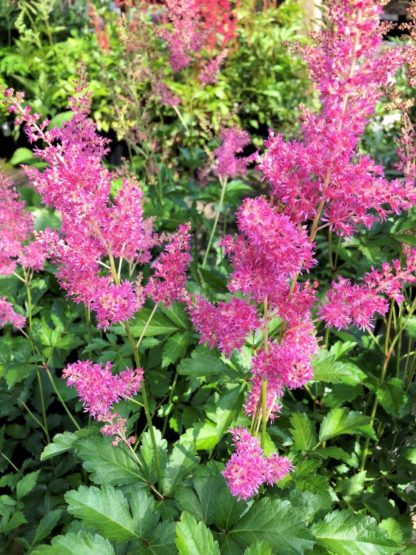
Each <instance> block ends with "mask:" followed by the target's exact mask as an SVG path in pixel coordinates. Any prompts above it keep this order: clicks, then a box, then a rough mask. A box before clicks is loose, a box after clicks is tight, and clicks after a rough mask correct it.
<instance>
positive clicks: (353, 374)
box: [312, 350, 365, 385]
mask: <svg viewBox="0 0 416 555" xmlns="http://www.w3.org/2000/svg"><path fill="white" fill-rule="evenodd" d="M312 364H313V369H314V380H315V381H321V382H326V383H345V384H347V385H358V384H359V383H361V382H362V381H364V379H365V374H364V372H363V371H362V370H360V368H358V366H356V365H355V364H353V363H352V362H339V361H336V360H335V355H334V354H333V353H329V352H328V351H324V350H321V351H320V352H319V353H318V355H317V356H316V358H315V359H314V361H313V363H312Z"/></svg>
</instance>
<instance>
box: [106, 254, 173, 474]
mask: <svg viewBox="0 0 416 555" xmlns="http://www.w3.org/2000/svg"><path fill="white" fill-rule="evenodd" d="M107 250H108V258H109V261H110V268H111V274H112V276H113V279H114V281H115V283H117V284H120V277H119V276H118V274H117V270H116V265H115V262H114V257H113V254H112V252H111V249H110V248H109V247H108V246H107ZM156 307H157V305H156ZM156 307H155V308H156ZM155 308H154V312H156V310H155ZM151 316H152V317H153V315H152V314H151ZM149 320H150V317H149ZM149 320H148V323H150V322H149ZM148 323H147V325H148ZM123 326H124V329H125V330H126V334H127V339H128V341H129V343H130V346H131V348H132V351H133V357H134V362H135V364H136V367H137V368H140V355H139V349H138V346H139V344H140V342H141V339H142V338H140V339H139V342H138V343H137V345H136V342H135V340H134V337H133V334H132V333H131V329H130V326H129V324H128V322H124V324H123ZM145 327H146V326H145ZM143 335H144V334H143ZM140 391H141V393H142V397H143V406H144V413H145V415H146V420H147V425H148V427H149V433H150V439H151V442H152V447H153V454H154V457H155V466H156V473H157V478H158V482H159V483H160V482H161V478H162V473H161V470H160V461H159V452H158V449H157V443H156V436H155V429H154V427H153V422H152V415H151V413H150V405H149V397H148V395H147V388H146V384H145V382H143V383H142V386H141V388H140Z"/></svg>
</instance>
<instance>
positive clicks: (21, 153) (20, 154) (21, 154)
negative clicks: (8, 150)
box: [10, 147, 39, 166]
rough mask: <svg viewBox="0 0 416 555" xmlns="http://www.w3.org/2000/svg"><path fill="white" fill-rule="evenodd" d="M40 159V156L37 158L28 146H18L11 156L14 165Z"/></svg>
mask: <svg viewBox="0 0 416 555" xmlns="http://www.w3.org/2000/svg"><path fill="white" fill-rule="evenodd" d="M36 160H37V161H38V160H39V158H35V156H34V155H33V152H32V151H31V150H30V149H29V148H26V147H20V148H16V150H15V151H14V153H13V156H12V157H11V158H10V164H11V165H12V166H18V165H19V164H29V165H30V164H32V163H33V162H35V161H36Z"/></svg>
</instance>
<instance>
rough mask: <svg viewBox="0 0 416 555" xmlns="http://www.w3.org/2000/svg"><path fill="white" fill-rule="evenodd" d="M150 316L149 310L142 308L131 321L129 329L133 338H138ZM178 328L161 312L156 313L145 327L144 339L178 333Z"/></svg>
mask: <svg viewBox="0 0 416 555" xmlns="http://www.w3.org/2000/svg"><path fill="white" fill-rule="evenodd" d="M150 314H151V309H150V308H142V309H141V310H140V312H138V313H137V314H136V316H135V318H134V319H133V321H132V323H131V325H130V329H131V331H132V333H133V335H134V336H135V337H139V336H140V335H141V334H142V333H143V331H144V329H145V327H146V325H147V322H148V319H149V317H150ZM178 329H179V326H177V325H176V324H175V323H174V322H172V320H169V319H168V318H166V317H165V316H163V314H161V312H159V311H156V313H155V314H154V315H153V318H152V320H151V322H150V324H149V325H148V326H147V328H146V331H145V333H144V337H152V336H154V335H170V334H171V333H175V332H176V331H178Z"/></svg>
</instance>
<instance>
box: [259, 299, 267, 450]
mask: <svg viewBox="0 0 416 555" xmlns="http://www.w3.org/2000/svg"><path fill="white" fill-rule="evenodd" d="M263 341H264V350H265V352H266V354H267V353H268V352H269V307H268V302H267V297H266V298H265V299H264V328H263ZM267 385H268V383H267V380H266V379H264V380H263V381H262V383H261V397H260V403H261V436H260V444H261V448H262V449H264V448H265V446H266V430H267V420H268V414H267Z"/></svg>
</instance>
